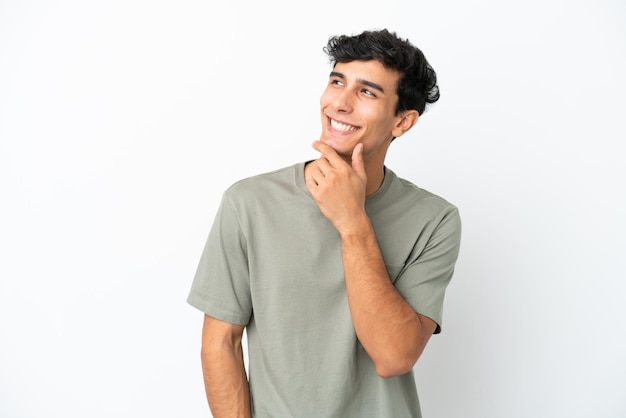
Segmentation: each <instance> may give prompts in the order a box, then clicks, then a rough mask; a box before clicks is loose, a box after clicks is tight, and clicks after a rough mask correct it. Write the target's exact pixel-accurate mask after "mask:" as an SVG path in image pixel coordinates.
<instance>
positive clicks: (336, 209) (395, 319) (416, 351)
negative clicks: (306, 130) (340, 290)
mask: <svg viewBox="0 0 626 418" xmlns="http://www.w3.org/2000/svg"><path fill="white" fill-rule="evenodd" d="M398 79H399V74H398V73H397V72H395V71H393V70H390V69H387V68H385V67H384V66H383V65H382V64H381V63H380V62H378V61H353V62H349V63H339V64H337V65H336V66H335V68H334V70H333V72H332V73H331V76H330V79H329V84H328V86H327V88H326V90H325V92H324V94H323V95H322V97H321V100H320V105H321V106H320V107H321V116H322V127H323V129H322V135H321V137H320V140H319V141H316V142H314V143H313V147H314V148H315V149H316V150H317V151H319V152H320V153H321V157H320V158H318V159H317V160H315V161H313V162H311V163H309V164H308V165H307V166H306V168H305V179H306V184H307V187H308V188H309V190H310V191H311V194H312V195H313V198H314V199H315V201H316V203H317V204H318V206H319V207H320V210H321V211H322V213H323V214H324V215H325V216H326V217H327V218H328V220H329V221H330V222H331V223H332V224H333V225H334V227H335V228H336V229H337V231H338V232H339V235H340V237H341V245H342V257H343V264H344V273H345V281H346V291H347V295H348V303H349V306H350V313H351V315H352V321H353V323H354V327H355V330H356V333H357V336H358V338H359V341H360V342H361V344H362V345H363V347H364V348H365V350H366V351H367V353H368V354H369V356H370V357H371V359H372V361H373V362H374V365H375V367H376V371H377V373H378V374H379V375H380V376H381V377H393V376H398V375H401V374H404V373H407V372H408V371H409V370H411V368H412V367H413V366H414V365H415V363H416V362H417V359H418V358H419V356H420V355H421V353H422V352H423V350H424V347H425V346H426V344H427V342H428V340H429V338H430V336H431V335H432V333H433V332H434V330H435V328H436V324H435V322H434V321H432V320H431V319H430V318H428V317H425V316H423V315H420V314H418V313H416V312H415V311H414V310H413V309H412V308H411V306H410V305H409V304H408V303H407V302H406V301H405V300H404V299H403V298H402V296H401V295H400V294H399V293H398V291H397V290H396V289H395V287H394V286H393V284H392V283H391V280H390V279H389V276H388V274H387V271H386V268H385V264H384V260H383V257H382V254H381V252H380V248H379V247H378V243H377V241H376V235H375V233H374V229H373V227H372V224H371V222H370V220H369V218H368V216H367V213H366V212H365V198H366V196H368V195H370V194H372V193H374V192H375V191H376V190H378V188H379V187H380V185H381V183H382V180H383V178H384V160H385V156H386V153H387V150H388V148H389V145H390V143H391V140H392V139H393V138H394V137H399V136H401V135H403V134H404V133H405V132H407V131H408V130H409V129H411V128H412V127H413V126H414V125H415V123H416V122H417V119H418V116H419V115H418V113H417V112H416V111H415V110H408V111H404V112H400V113H399V114H396V113H395V108H396V103H397V101H398V96H397V93H396V85H397V82H398ZM332 120H335V121H339V122H342V123H343V124H344V125H350V128H349V129H347V128H346V126H343V127H340V128H341V129H336V128H335V127H334V125H333V124H332V123H331V121H332ZM335 126H336V125H335Z"/></svg>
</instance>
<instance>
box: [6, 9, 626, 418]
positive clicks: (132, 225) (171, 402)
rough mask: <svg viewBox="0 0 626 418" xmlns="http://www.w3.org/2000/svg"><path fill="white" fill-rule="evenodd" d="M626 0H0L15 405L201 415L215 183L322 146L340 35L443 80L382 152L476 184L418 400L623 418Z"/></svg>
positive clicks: (442, 405) (416, 177)
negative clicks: (202, 297) (203, 291)
mask: <svg viewBox="0 0 626 418" xmlns="http://www.w3.org/2000/svg"><path fill="white" fill-rule="evenodd" d="M625 25H626V6H625V4H624V3H623V2H621V1H620V0H614V1H608V0H605V1H598V0H596V1H553V0H551V1H545V0H544V1H534V0H533V1H524V2H521V1H520V2H505V1H496V0H485V1H474V2H470V1H462V0H455V1H445V2H444V1H440V2H437V1H433V0H431V1H428V2H425V1H424V2H421V1H399V0H385V1H364V0H358V1H357V0H349V1H328V0H322V1H315V2H308V3H300V2H287V1H284V2H279V1H276V0H270V1H265V2H261V1H240V2H222V3H216V2H210V1H191V0H182V1H176V2H174V1H170V2H167V1H148V0H144V1H141V0H125V1H120V0H114V1H106V2H104V1H103V2H96V1H90V2H87V1H78V0H76V1H69V0H65V1H62V0H59V1H18V0H0V199H2V200H1V205H0V257H1V258H0V261H1V262H0V339H1V341H0V416H1V417H3V418H4V417H6V418H13V417H20V418H21V417H25V418H26V417H45V418H52V417H55V418H56V417H63V418H67V417H90V418H98V417H107V418H108V417H112V416H117V417H206V416H209V412H208V407H207V405H206V401H205V398H204V391H203V386H202V378H201V372H200V363H199V342H200V340H199V336H200V326H201V320H202V314H201V313H200V312H198V311H196V310H195V309H194V308H192V307H190V306H189V305H187V304H186V302H185V299H186V296H187V292H188V290H189V286H190V284H191V280H192V277H193V274H194V272H195V268H196V265H197V262H198V260H199V256H200V252H201V249H202V246H203V245H204V241H205V239H206V236H207V234H208V230H209V228H210V224H211V222H212V219H213V216H214V214H215V211H216V209H217V205H218V203H219V199H220V197H221V193H222V191H223V189H224V188H226V187H227V186H228V185H230V184H231V183H232V182H233V181H235V180H237V179H239V178H242V177H245V176H249V175H253V174H257V173H259V172H263V171H267V170H270V169H275V168H279V167H282V166H285V165H290V164H292V163H295V162H298V161H302V160H303V159H305V158H311V157H315V156H316V155H317V154H316V153H315V152H314V151H313V150H312V149H311V147H310V143H311V142H312V141H313V140H314V139H317V136H318V135H319V118H318V103H319V102H318V99H319V95H320V94H321V92H322V89H323V87H324V85H325V83H326V80H327V75H328V72H329V70H330V67H329V65H328V62H327V59H326V57H325V55H324V54H323V52H322V47H323V46H324V45H325V43H326V40H327V38H328V37H329V36H330V35H333V34H340V33H356V32H360V31H361V30H364V29H375V28H382V27H387V28H389V29H391V30H394V31H397V32H398V34H399V35H401V36H402V37H406V38H409V39H410V40H411V41H413V42H414V43H415V44H417V45H418V46H419V47H420V48H421V49H422V50H423V51H424V52H425V54H426V56H427V57H428V59H429V60H430V62H431V64H432V65H433V66H434V67H435V69H436V71H437V72H438V75H439V80H440V85H441V92H442V98H441V100H440V102H439V103H437V104H436V105H435V106H434V107H432V108H431V110H430V111H429V112H427V113H426V114H425V115H424V116H423V117H422V118H421V119H420V121H419V123H418V125H417V126H416V127H415V128H414V129H413V130H412V131H411V132H410V133H409V134H407V135H406V136H404V137H402V138H400V139H399V140H398V141H396V142H394V144H393V145H392V147H391V149H390V153H389V155H388V160H387V163H388V165H389V166H390V167H391V168H392V169H394V171H396V173H397V174H399V175H400V176H403V177H406V178H408V179H410V180H412V181H413V182H415V183H417V184H418V185H420V186H422V187H424V188H426V189H429V190H431V191H433V192H435V193H437V194H440V195H442V196H444V197H446V198H447V199H448V200H450V201H452V202H453V203H455V204H456V205H458V206H459V208H460V210H461V214H462V218H463V222H464V235H463V247H462V251H461V256H460V258H459V262H458V265H457V272H456V275H455V278H454V279H453V282H452V283H451V285H450V287H449V291H448V295H447V298H446V302H445V314H444V329H443V333H442V334H441V335H438V336H435V337H433V339H432V340H431V343H430V344H429V346H428V347H427V349H426V351H425V353H424V355H423V356H422V358H421V359H420V361H419V363H418V365H417V366H416V376H417V377H416V379H417V383H418V387H419V391H420V397H421V400H422V404H423V412H424V416H425V418H457V417H458V418H518V417H519V418H527V417H546V418H553V417H568V418H572V417H581V418H582V417H594V418H609V417H610V418H618V417H626V400H625V398H624V395H625V394H626V337H625V331H626V326H625V323H624V322H625V321H624V320H625V319H626V303H624V300H625V295H626V284H625V279H626V262H625V258H626V257H625V255H626V251H625V249H626V245H625V240H626V221H625V219H624V215H625V214H626V181H625V180H626V170H625V168H624V152H623V151H622V144H621V143H622V142H624V139H625V138H626V129H625V128H624V123H625V119H626V116H625V111H626V107H625V105H624V103H625V100H626V99H625V98H626V82H625V81H624V78H625V77H626V76H625V75H626V29H625Z"/></svg>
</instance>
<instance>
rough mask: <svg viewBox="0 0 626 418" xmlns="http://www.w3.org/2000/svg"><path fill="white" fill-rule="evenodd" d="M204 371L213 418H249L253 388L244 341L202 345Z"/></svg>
mask: <svg viewBox="0 0 626 418" xmlns="http://www.w3.org/2000/svg"><path fill="white" fill-rule="evenodd" d="M202 371H203V375H204V385H205V390H206V396H207V400H208V402H209V406H210V408H211V413H212V414H213V417H214V418H225V417H228V418H231V417H237V418H249V417H250V416H251V412H250V391H249V387H248V379H247V375H246V371H245V366H244V361H243V349H242V347H241V342H240V341H237V342H235V343H234V344H230V343H227V342H224V343H220V344H215V345H210V344H206V345H203V347H202Z"/></svg>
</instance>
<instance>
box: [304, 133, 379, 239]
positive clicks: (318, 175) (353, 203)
mask: <svg viewBox="0 0 626 418" xmlns="http://www.w3.org/2000/svg"><path fill="white" fill-rule="evenodd" d="M313 148H315V149H316V150H317V151H319V152H320V153H321V154H322V155H321V157H320V158H318V159H317V160H315V161H312V162H311V163H310V164H309V165H310V167H309V169H308V170H307V176H306V179H305V180H306V185H307V187H308V188H309V190H310V191H311V194H312V195H313V199H315V202H316V203H317V205H318V206H319V208H320V210H321V211H322V213H323V214H324V216H326V217H327V218H328V220H330V222H331V223H332V224H333V225H334V226H335V228H336V229H337V230H338V231H339V232H340V233H341V232H343V231H344V230H345V229H349V228H350V226H351V225H354V222H355V221H357V220H359V219H360V215H363V214H365V187H366V185H367V175H366V173H365V165H364V162H363V144H361V143H359V144H357V145H356V146H355V147H354V150H353V151H352V161H351V164H348V163H347V162H346V161H344V160H343V159H342V158H341V157H340V156H339V154H337V152H336V151H335V150H334V149H333V148H332V147H330V146H329V145H327V144H325V143H323V142H321V141H315V142H313Z"/></svg>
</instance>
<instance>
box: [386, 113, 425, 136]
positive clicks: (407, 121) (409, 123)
mask: <svg viewBox="0 0 626 418" xmlns="http://www.w3.org/2000/svg"><path fill="white" fill-rule="evenodd" d="M419 116H420V115H419V113H417V110H405V111H404V112H403V114H402V115H401V116H400V119H399V120H398V123H396V125H395V126H394V127H393V130H392V131H391V134H392V135H393V136H394V137H396V138H397V137H399V136H402V135H403V134H404V133H405V132H407V131H408V130H409V129H411V128H412V127H413V126H414V125H415V124H416V123H417V120H418V119H419Z"/></svg>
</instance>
